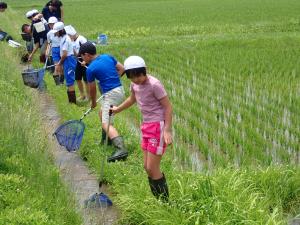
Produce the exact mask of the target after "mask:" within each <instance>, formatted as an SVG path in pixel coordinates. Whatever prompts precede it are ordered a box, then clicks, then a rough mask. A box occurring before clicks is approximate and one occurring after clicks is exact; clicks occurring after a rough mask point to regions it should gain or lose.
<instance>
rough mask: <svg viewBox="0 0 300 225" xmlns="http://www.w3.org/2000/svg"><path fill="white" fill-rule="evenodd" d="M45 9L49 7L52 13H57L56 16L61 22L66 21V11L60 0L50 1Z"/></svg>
mask: <svg viewBox="0 0 300 225" xmlns="http://www.w3.org/2000/svg"><path fill="white" fill-rule="evenodd" d="M45 7H48V8H49V10H51V11H56V12H57V16H55V17H56V18H57V19H58V20H59V21H62V22H63V21H64V9H63V4H62V2H61V1H59V0H50V1H49V2H47V4H46V5H45Z"/></svg>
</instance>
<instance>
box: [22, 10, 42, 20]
mask: <svg viewBox="0 0 300 225" xmlns="http://www.w3.org/2000/svg"><path fill="white" fill-rule="evenodd" d="M36 13H39V11H38V10H36V9H32V10H30V11H28V12H27V13H26V14H25V16H26V17H27V18H28V19H29V18H30V17H32V16H33V14H36Z"/></svg>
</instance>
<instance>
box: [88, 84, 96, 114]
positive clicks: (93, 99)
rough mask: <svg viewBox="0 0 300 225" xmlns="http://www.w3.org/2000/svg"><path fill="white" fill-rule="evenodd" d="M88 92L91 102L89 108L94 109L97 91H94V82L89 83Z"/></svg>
mask: <svg viewBox="0 0 300 225" xmlns="http://www.w3.org/2000/svg"><path fill="white" fill-rule="evenodd" d="M88 85H89V90H90V98H91V100H92V105H91V108H92V109H93V108H95V107H96V106H97V102H96V94H97V89H96V82H95V81H93V82H89V83H88Z"/></svg>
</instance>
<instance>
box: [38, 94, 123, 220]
mask: <svg viewBox="0 0 300 225" xmlns="http://www.w3.org/2000/svg"><path fill="white" fill-rule="evenodd" d="M37 95H38V96H36V97H37V99H39V108H40V110H41V115H42V120H43V125H44V128H45V131H46V133H47V136H48V139H49V143H50V146H51V147H50V150H51V153H52V155H53V156H54V160H55V163H56V165H57V167H58V168H59V170H60V172H61V177H62V179H63V180H64V181H65V183H66V184H67V185H68V186H69V188H70V189H71V191H72V192H73V193H74V195H75V198H76V200H77V202H78V210H79V212H80V213H81V214H82V216H83V220H84V224H86V225H94V224H102V225H110V224H114V222H116V220H117V218H118V211H117V209H116V207H115V206H113V207H109V208H96V207H93V208H85V207H84V201H85V200H86V199H88V198H89V196H91V195H92V194H94V193H99V187H98V181H97V177H96V175H95V174H92V173H91V172H90V171H89V169H88V167H87V165H86V163H85V162H84V161H83V160H82V159H81V158H80V156H79V155H78V154H77V153H69V152H68V151H66V150H65V149H64V148H62V147H61V146H59V145H58V144H57V142H56V140H55V139H54V138H53V136H52V134H53V132H54V130H55V129H56V128H57V127H58V126H59V125H60V123H59V120H60V117H59V115H58V113H57V111H56V107H55V104H54V102H53V100H52V99H51V97H50V96H48V95H47V94H46V93H39V92H37ZM101 189H102V191H103V192H104V193H105V194H107V195H108V196H111V195H110V193H109V190H108V189H107V187H106V186H105V185H103V186H102V188H101Z"/></svg>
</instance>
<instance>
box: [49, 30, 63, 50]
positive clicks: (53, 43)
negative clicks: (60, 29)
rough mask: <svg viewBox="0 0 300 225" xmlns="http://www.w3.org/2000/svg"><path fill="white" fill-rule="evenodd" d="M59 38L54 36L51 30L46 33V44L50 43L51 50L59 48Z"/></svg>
mask: <svg viewBox="0 0 300 225" xmlns="http://www.w3.org/2000/svg"><path fill="white" fill-rule="evenodd" d="M60 40H61V38H60V37H57V36H55V34H54V32H53V31H52V30H50V31H49V32H48V33H47V41H48V43H51V47H52V48H56V47H59V46H60Z"/></svg>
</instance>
